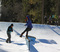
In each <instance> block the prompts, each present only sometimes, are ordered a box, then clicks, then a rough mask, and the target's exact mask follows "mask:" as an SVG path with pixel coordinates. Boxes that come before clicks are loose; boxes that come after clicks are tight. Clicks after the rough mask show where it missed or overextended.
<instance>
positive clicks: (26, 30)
mask: <svg viewBox="0 0 60 52" xmlns="http://www.w3.org/2000/svg"><path fill="white" fill-rule="evenodd" d="M30 30H31V28H26V29H25V30H24V31H23V32H22V33H21V35H20V36H21V37H22V35H23V34H24V33H25V32H26V37H27V36H28V32H29V31H30Z"/></svg>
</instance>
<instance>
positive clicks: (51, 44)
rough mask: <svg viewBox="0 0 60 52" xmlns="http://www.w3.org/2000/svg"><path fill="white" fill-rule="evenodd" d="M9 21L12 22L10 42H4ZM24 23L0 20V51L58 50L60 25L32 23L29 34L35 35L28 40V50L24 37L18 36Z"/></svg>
mask: <svg viewBox="0 0 60 52" xmlns="http://www.w3.org/2000/svg"><path fill="white" fill-rule="evenodd" d="M11 23H13V24H14V27H13V29H14V31H13V32H12V33H11V40H12V43H6V42H5V41H6V39H7V34H6V31H7V28H8V26H9V25H10V24H11ZM24 24H25V23H17V22H16V23H14V22H0V52H60V26H52V25H43V24H33V29H32V30H31V31H30V32H29V35H30V36H34V37H36V40H35V41H31V42H30V51H29V50H28V47H27V45H26V41H25V39H24V38H20V37H19V35H20V34H21V33H22V32H23V31H24V29H25V28H26V26H24ZM24 36H25V34H24Z"/></svg>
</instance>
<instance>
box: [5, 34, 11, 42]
mask: <svg viewBox="0 0 60 52" xmlns="http://www.w3.org/2000/svg"><path fill="white" fill-rule="evenodd" d="M7 36H8V38H7V40H6V42H7V43H11V35H10V33H7Z"/></svg>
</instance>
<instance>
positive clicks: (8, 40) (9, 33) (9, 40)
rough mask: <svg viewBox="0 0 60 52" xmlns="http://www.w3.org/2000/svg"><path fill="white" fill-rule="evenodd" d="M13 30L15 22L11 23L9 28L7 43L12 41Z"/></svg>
mask: <svg viewBox="0 0 60 52" xmlns="http://www.w3.org/2000/svg"><path fill="white" fill-rule="evenodd" d="M11 32H13V24H11V25H10V26H9V27H8V29H7V36H8V38H7V40H6V43H11Z"/></svg>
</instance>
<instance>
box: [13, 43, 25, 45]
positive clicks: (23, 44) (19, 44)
mask: <svg viewBox="0 0 60 52" xmlns="http://www.w3.org/2000/svg"><path fill="white" fill-rule="evenodd" d="M13 44H16V45H25V44H23V43H13Z"/></svg>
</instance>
